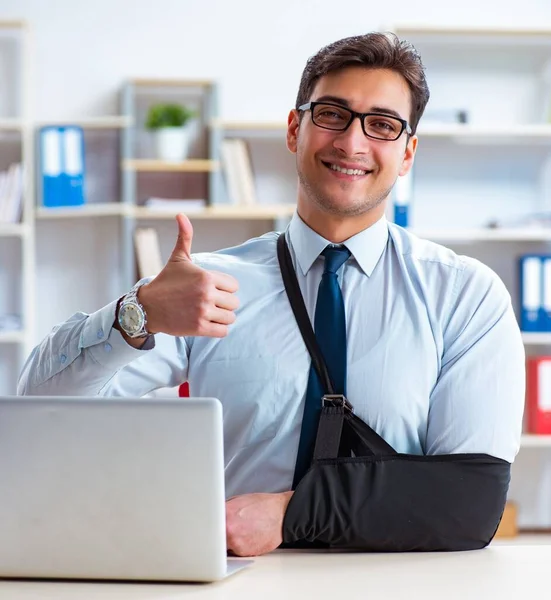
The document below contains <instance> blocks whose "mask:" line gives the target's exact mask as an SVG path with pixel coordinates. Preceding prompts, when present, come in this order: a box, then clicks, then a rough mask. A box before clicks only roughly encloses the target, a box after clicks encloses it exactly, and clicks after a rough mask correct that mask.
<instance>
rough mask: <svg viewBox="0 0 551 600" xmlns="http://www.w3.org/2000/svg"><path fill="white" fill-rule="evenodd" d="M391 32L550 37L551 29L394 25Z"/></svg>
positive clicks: (400, 33)
mask: <svg viewBox="0 0 551 600" xmlns="http://www.w3.org/2000/svg"><path fill="white" fill-rule="evenodd" d="M392 31H394V32H395V33H397V34H399V35H419V36H420V35H427V36H428V35H457V36H496V37H500V36H504V37H509V36H516V37H523V36H530V37H544V36H549V37H551V29H531V28H524V29H523V28H520V29H513V28H499V27H430V26H427V27H415V26H411V25H403V26H402V25H395V26H394V27H393V28H392Z"/></svg>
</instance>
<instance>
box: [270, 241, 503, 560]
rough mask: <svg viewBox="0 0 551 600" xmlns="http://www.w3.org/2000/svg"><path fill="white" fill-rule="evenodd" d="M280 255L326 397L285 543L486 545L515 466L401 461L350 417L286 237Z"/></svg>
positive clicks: (429, 547)
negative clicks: (314, 326)
mask: <svg viewBox="0 0 551 600" xmlns="http://www.w3.org/2000/svg"><path fill="white" fill-rule="evenodd" d="M277 253H278V260H279V265H280V269H281V273H282V276H283V282H284V284H285V290H286V292H287V296H288V298H289V302H290V304H291V307H292V309H293V313H294V315H295V318H296V321H297V323H298V326H299V328H300V331H301V334H302V337H303V338H304V342H305V344H306V347H307V349H308V352H309V353H310V356H311V358H312V364H313V366H314V368H315V370H316V372H317V374H318V377H319V378H320V381H321V383H322V387H323V389H324V392H325V395H324V396H323V398H320V406H321V414H320V419H319V425H318V431H317V437H316V443H315V447H314V455H313V460H312V465H311V467H310V469H309V470H308V472H307V473H306V474H305V476H304V477H303V478H302V480H301V481H300V482H299V484H298V486H297V488H296V490H295V492H294V494H293V497H292V498H291V501H290V503H289V506H288V508H287V512H286V514H285V518H284V523H283V546H284V547H301V548H304V547H331V548H343V549H350V550H371V551H388V552H399V551H414V550H419V551H436V550H473V549H477V548H483V547H484V546H486V545H487V544H489V543H490V541H491V540H492V538H493V536H494V534H495V532H496V529H497V527H498V525H499V522H500V520H501V517H502V514H503V509H504V507H505V501H506V496H507V490H508V487H509V480H510V470H511V465H510V464H509V463H508V462H507V461H505V460H502V459H499V458H495V457H493V456H490V455H488V454H449V455H431V456H418V455H410V454H399V453H397V452H396V451H395V450H394V448H392V446H390V445H389V444H388V443H387V442H386V441H385V440H384V439H383V438H382V437H381V436H380V435H379V434H377V433H376V432H375V431H374V430H373V429H372V428H371V427H370V426H369V425H368V424H367V423H365V422H364V421H362V419H360V418H359V417H358V416H357V415H355V414H354V412H353V407H352V406H351V404H350V403H349V402H348V400H347V399H346V398H345V397H344V396H342V395H338V394H335V393H334V388H333V385H332V383H331V379H330V376H329V373H328V370H327V367H326V365H325V362H324V360H323V357H322V354H321V351H320V349H319V346H318V343H317V340H316V337H315V334H314V330H313V329H312V324H311V322H310V318H309V316H308V312H307V310H306V306H305V305H304V300H303V298H302V294H301V292H300V287H299V284H298V280H297V277H296V274H295V270H294V268H293V263H292V259H291V255H290V253H289V249H288V248H287V244H286V241H285V234H284V233H282V234H280V236H279V238H278V241H277ZM367 392H368V391H367V390H366V393H367Z"/></svg>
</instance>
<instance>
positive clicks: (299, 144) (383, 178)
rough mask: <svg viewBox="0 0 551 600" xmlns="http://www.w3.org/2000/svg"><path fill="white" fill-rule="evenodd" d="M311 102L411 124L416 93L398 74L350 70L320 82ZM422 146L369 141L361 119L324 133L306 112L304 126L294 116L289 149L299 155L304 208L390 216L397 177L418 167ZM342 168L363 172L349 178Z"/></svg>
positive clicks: (401, 140)
mask: <svg viewBox="0 0 551 600" xmlns="http://www.w3.org/2000/svg"><path fill="white" fill-rule="evenodd" d="M309 100H310V101H317V102H320V101H327V102H331V103H334V104H339V105H342V106H345V107H347V108H350V109H351V110H354V111H356V112H360V113H367V112H377V113H385V114H390V115H397V116H399V117H400V118H402V119H405V120H408V121H409V118H410V112H411V97H410V90H409V87H408V84H407V82H406V81H405V79H404V78H403V77H402V76H401V75H399V74H398V73H395V72H394V71H390V70H386V69H369V68H365V67H347V68H345V69H343V70H341V71H334V72H332V73H329V74H328V75H325V76H324V77H322V78H320V79H319V81H318V82H317V84H316V86H315V88H314V91H313V93H312V96H311V98H310V99H309ZM416 145H417V138H416V137H415V136H414V137H412V138H410V140H409V143H408V142H407V135H406V133H405V132H404V133H402V135H401V136H400V137H399V138H398V139H397V140H396V141H383V140H376V139H372V138H369V137H367V136H366V135H365V134H364V133H363V131H362V126H361V123H360V120H359V119H354V121H353V122H352V123H351V125H350V126H349V127H348V129H347V130H346V131H333V130H328V129H322V128H320V127H317V126H316V125H314V123H312V118H311V114H310V111H306V112H305V113H304V114H303V116H302V120H301V122H300V123H299V115H298V113H297V111H295V110H293V111H291V114H290V115H289V127H288V132H287V146H288V148H289V150H290V151H291V152H294V153H296V162H297V171H298V176H299V181H300V186H299V207H302V208H303V209H305V210H315V211H316V212H318V211H322V212H323V213H325V214H327V213H330V214H333V215H336V216H341V217H353V216H357V215H362V214H365V213H366V212H368V211H370V210H373V209H377V207H379V208H378V210H377V212H380V213H381V215H382V213H383V212H384V202H383V201H384V200H385V199H386V197H387V196H388V194H389V192H390V190H391V188H392V186H393V185H394V182H395V181H396V178H397V177H398V176H399V175H405V174H406V173H407V172H408V171H409V169H410V168H411V166H412V164H413V157H414V154H415V149H416ZM336 168H339V169H361V170H362V171H364V173H362V174H353V175H349V174H347V173H343V172H342V171H339V170H336Z"/></svg>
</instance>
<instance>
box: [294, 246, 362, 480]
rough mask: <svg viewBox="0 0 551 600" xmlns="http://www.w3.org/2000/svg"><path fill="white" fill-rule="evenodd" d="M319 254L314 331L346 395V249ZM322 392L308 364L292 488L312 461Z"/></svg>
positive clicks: (333, 376) (338, 390)
mask: <svg viewBox="0 0 551 600" xmlns="http://www.w3.org/2000/svg"><path fill="white" fill-rule="evenodd" d="M322 254H323V255H324V256H325V269H324V271H323V275H322V277H321V281H320V285H319V289H318V299H317V302H316V313H315V316H314V332H315V334H316V339H317V341H318V344H319V347H320V350H321V353H322V355H323V358H324V360H325V364H326V365H327V370H328V371H329V376H330V377H331V381H332V382H333V386H334V388H335V393H336V394H344V395H346V317H345V314H344V301H343V298H342V292H341V287H340V285H339V280H338V277H337V271H338V270H339V269H340V268H341V266H342V265H343V263H344V262H345V261H346V260H347V259H348V258H349V256H350V250H348V248H345V247H344V246H338V247H334V246H327V248H326V249H325V250H324V251H323V252H322ZM324 394H325V391H324V389H323V387H322V385H321V382H320V380H319V377H318V375H317V373H316V371H315V369H314V367H313V366H311V367H310V375H309V377H308V388H307V390H306V402H305V404H304V415H303V417H302V429H301V432H300V442H299V447H298V455H297V462H296V466H295V476H294V479H293V489H295V488H296V486H297V485H298V483H299V481H300V480H301V479H302V477H303V476H304V474H305V473H306V471H307V470H308V469H309V467H310V464H311V462H312V455H313V452H314V445H315V442H316V433H317V430H318V422H319V417H320V411H321V399H322V397H323V395H324Z"/></svg>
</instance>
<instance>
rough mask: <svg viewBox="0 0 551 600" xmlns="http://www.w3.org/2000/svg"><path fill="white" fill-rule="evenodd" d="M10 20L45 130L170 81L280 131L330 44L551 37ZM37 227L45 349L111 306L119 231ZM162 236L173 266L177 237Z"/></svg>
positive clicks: (209, 11)
mask: <svg viewBox="0 0 551 600" xmlns="http://www.w3.org/2000/svg"><path fill="white" fill-rule="evenodd" d="M10 18H14V19H25V20H27V21H28V22H29V23H30V24H31V26H32V30H33V43H34V48H33V50H32V56H31V59H32V65H33V70H34V79H33V81H34V83H33V94H32V96H33V106H34V117H35V118H37V119H40V120H47V119H68V118H78V117H83V116H94V115H105V114H116V113H117V112H118V105H117V94H118V91H119V89H120V85H121V82H122V81H123V80H125V79H126V78H128V77H140V76H141V77H148V76H151V77H163V76H164V77H185V78H194V77H199V78H212V79H215V80H217V81H218V82H219V83H220V88H221V97H220V109H221V116H222V117H224V118H227V119H251V120H256V119H258V120H274V121H281V120H283V119H285V118H286V116H287V113H288V111H289V109H290V108H291V107H292V106H293V104H294V100H295V95H296V92H297V87H298V83H299V78H300V74H301V71H302V68H303V66H304V63H305V61H306V59H307V58H308V57H309V56H310V55H311V54H313V53H315V52H316V51H317V50H318V49H319V48H320V47H321V46H322V45H324V44H326V43H329V42H331V41H334V40H336V39H338V38H340V37H344V36H348V35H353V34H358V33H364V32H366V31H369V30H373V29H379V28H381V27H384V26H385V25H387V24H388V25H391V24H395V23H401V24H410V25H411V24H423V25H430V24H433V25H448V26H481V27H482V26H504V27H506V26H510V27H521V26H526V27H538V28H551V2H550V1H549V0H524V1H523V2H522V3H520V2H517V1H512V0H487V1H485V2H481V1H480V0H462V1H461V2H455V3H451V2H450V3H448V2H443V1H442V0H416V1H415V2H412V1H411V0H394V1H386V2H383V3H379V2H368V1H366V0H348V1H347V2H338V1H335V0H320V1H315V0H303V1H300V0H279V1H278V2H274V1H272V2H265V1H263V0H196V1H193V0H155V2H144V1H143V0H142V1H136V0H94V1H93V2H85V1H83V0H0V19H10ZM270 226H271V224H270V223H257V224H253V223H241V224H239V225H237V224H236V225H234V226H232V227H228V226H225V227H221V226H220V225H215V224H208V223H201V224H199V225H198V227H197V232H196V238H197V243H196V245H195V248H196V249H198V250H201V249H208V248H214V247H220V246H224V245H228V244H231V243H236V242H238V241H239V240H240V239H244V238H246V237H249V236H253V235H256V234H258V233H260V232H261V230H262V229H267V228H268V227H270ZM37 228H38V231H37V246H38V248H39V255H38V288H37V289H38V303H37V304H38V310H37V317H38V319H37V322H38V331H37V337H38V338H40V337H42V336H43V335H44V334H45V333H46V332H47V331H48V330H49V329H50V328H51V327H52V326H53V325H54V324H55V323H56V322H58V321H60V320H62V319H65V318H66V317H68V316H69V315H70V314H71V313H72V312H73V311H75V310H77V309H81V310H85V311H92V310H94V308H96V307H100V306H101V305H102V304H104V303H106V302H107V301H109V299H110V298H111V297H112V295H113V293H114V292H113V291H112V290H113V289H114V286H113V285H112V277H110V275H109V273H110V271H111V270H112V269H113V265H114V264H116V262H117V252H118V246H117V244H116V243H115V242H114V240H116V238H117V236H118V232H117V223H116V221H115V220H110V219H97V220H92V221H90V222H88V223H83V222H77V223H74V222H71V221H65V222H59V223H56V222H50V221H48V222H42V223H40V222H39V223H38V224H37ZM161 231H162V236H163V252H164V254H165V256H166V254H167V253H168V251H169V249H170V247H171V245H172V240H173V238H174V231H175V227H174V225H173V224H165V225H163V226H162V228H161ZM464 251H465V252H467V253H468V249H464ZM75 281H76V282H79V284H78V285H76V286H75ZM0 362H2V355H0ZM545 452H546V451H545V450H528V451H523V454H522V460H521V461H520V462H519V463H518V468H519V469H521V468H522V473H520V475H516V480H515V481H516V488H515V485H514V486H513V491H512V494H513V497H517V498H518V497H523V500H524V501H525V504H524V509H523V510H524V512H523V520H524V523H526V524H531V525H534V524H542V525H547V526H549V525H551V509H550V508H549V506H550V503H549V502H548V497H547V496H541V495H539V494H538V493H537V490H538V488H541V485H540V484H541V481H542V480H541V479H540V478H541V477H545V476H547V477H546V479H545V480H546V481H547V478H548V473H547V471H548V470H549V468H548V467H549V460H545V458H546V456H545ZM547 458H548V457H547ZM523 490H525V491H526V490H530V493H529V494H528V493H527V492H526V493H524V492H523Z"/></svg>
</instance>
